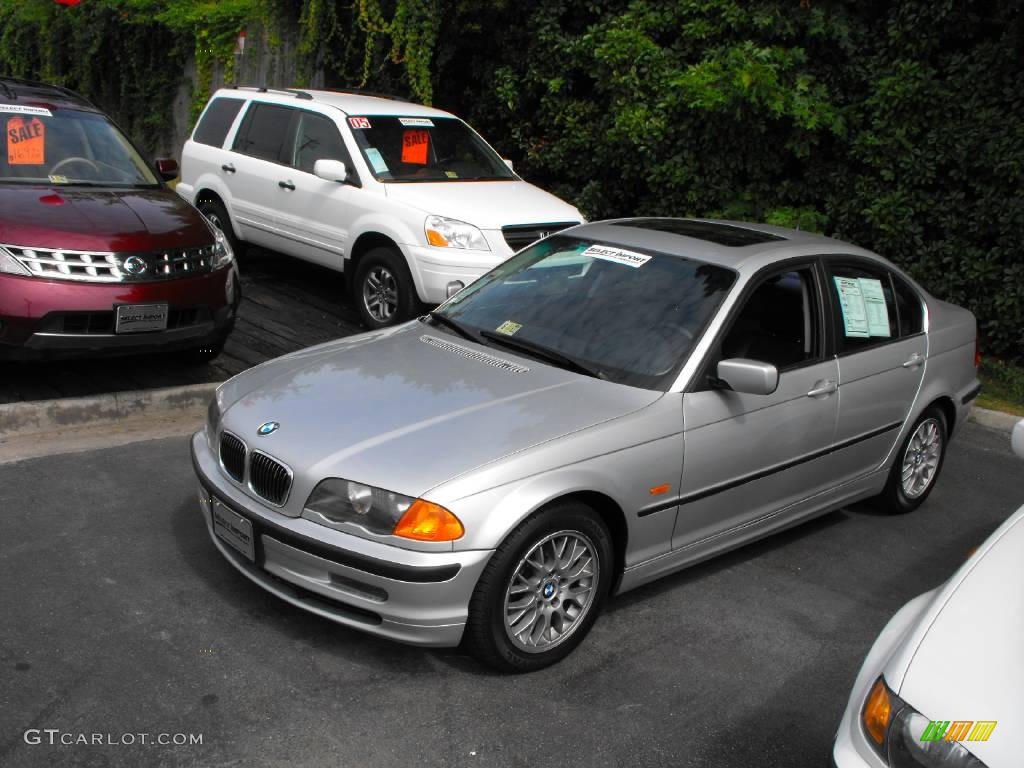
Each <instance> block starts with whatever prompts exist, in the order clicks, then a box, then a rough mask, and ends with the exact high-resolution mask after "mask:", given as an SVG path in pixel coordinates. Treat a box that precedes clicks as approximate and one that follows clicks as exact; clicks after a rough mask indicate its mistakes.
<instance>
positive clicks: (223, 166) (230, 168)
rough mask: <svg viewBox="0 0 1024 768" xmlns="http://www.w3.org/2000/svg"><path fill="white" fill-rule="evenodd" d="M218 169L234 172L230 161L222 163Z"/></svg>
mask: <svg viewBox="0 0 1024 768" xmlns="http://www.w3.org/2000/svg"><path fill="white" fill-rule="evenodd" d="M220 169H221V170H222V171H224V173H234V172H235V166H234V165H232V164H231V163H224V165H222V166H221V167H220Z"/></svg>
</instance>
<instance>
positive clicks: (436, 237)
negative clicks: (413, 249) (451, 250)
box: [427, 229, 448, 248]
mask: <svg viewBox="0 0 1024 768" xmlns="http://www.w3.org/2000/svg"><path fill="white" fill-rule="evenodd" d="M427 242H428V243H430V244H431V245H436V246H438V247H440V248H444V247H445V246H446V245H448V239H447V238H446V237H445V236H444V235H442V234H441V233H440V232H437V231H436V230H433V229H428V230H427Z"/></svg>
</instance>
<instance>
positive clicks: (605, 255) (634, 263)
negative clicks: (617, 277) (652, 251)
mask: <svg viewBox="0 0 1024 768" xmlns="http://www.w3.org/2000/svg"><path fill="white" fill-rule="evenodd" d="M583 255H584V256H590V257H591V258H594V259H600V260H601V261H611V262H614V263H615V264H624V265H625V266H627V267H633V268H634V269H636V268H638V267H642V266H643V265H644V264H646V263H647V262H648V261H650V260H651V257H650V256H646V255H644V254H642V253H635V252H634V251H626V250H623V249H622V248H612V247H610V246H607V245H592V246H590V247H589V248H587V250H585V251H584V252H583Z"/></svg>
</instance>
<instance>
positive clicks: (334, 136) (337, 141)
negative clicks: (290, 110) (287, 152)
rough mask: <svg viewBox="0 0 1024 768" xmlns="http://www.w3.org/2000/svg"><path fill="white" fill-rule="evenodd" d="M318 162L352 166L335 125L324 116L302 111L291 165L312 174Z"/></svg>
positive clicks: (296, 130)
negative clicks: (332, 161)
mask: <svg viewBox="0 0 1024 768" xmlns="http://www.w3.org/2000/svg"><path fill="white" fill-rule="evenodd" d="M317 160H341V161H342V162H343V163H345V164H346V165H349V166H351V161H350V160H349V156H348V151H347V150H346V149H345V145H344V144H343V143H342V141H341V134H339V133H338V128H337V127H336V126H335V125H334V123H333V122H332V121H331V120H329V119H328V118H326V117H324V116H323V115H318V114H316V113H314V112H305V111H302V112H300V113H299V119H298V125H297V126H296V129H295V144H294V146H293V147H292V157H291V164H292V165H293V166H294V167H296V168H298V169H299V170H300V171H305V172H306V173H312V172H313V166H314V165H315V164H316V161H317Z"/></svg>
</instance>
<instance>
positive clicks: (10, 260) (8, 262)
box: [0, 248, 32, 277]
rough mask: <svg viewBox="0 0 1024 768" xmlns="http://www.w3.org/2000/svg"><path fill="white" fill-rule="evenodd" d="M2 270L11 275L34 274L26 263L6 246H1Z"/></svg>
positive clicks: (0, 262)
mask: <svg viewBox="0 0 1024 768" xmlns="http://www.w3.org/2000/svg"><path fill="white" fill-rule="evenodd" d="M0 272H6V273H7V274H9V275H29V276H30V277H31V275H32V273H31V272H29V271H28V268H27V267H26V266H25V265H24V264H22V263H21V262H20V261H18V260H17V259H16V258H14V257H13V256H12V255H11V254H9V253H8V252H7V250H6V249H4V248H0Z"/></svg>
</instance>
